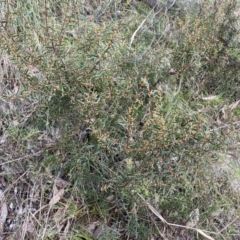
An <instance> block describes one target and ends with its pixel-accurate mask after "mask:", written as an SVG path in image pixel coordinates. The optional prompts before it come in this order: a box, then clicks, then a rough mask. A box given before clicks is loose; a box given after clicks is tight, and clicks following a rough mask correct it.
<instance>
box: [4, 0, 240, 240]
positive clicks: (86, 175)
mask: <svg viewBox="0 0 240 240" xmlns="http://www.w3.org/2000/svg"><path fill="white" fill-rule="evenodd" d="M233 2H234V1H232V2H228V1H227V2H226V3H221V4H220V5H219V6H218V7H217V9H215V8H214V6H213V4H211V3H209V4H205V5H203V6H200V8H199V11H200V10H201V15H200V14H199V12H198V11H196V12H194V11H193V12H191V9H188V11H187V10H185V11H182V12H181V13H180V14H179V15H178V16H177V17H176V18H174V16H171V15H170V14H171V12H170V13H169V16H171V18H168V17H166V16H167V15H166V14H165V17H166V18H165V19H163V21H164V24H163V23H159V26H158V28H154V29H155V30H154V29H153V30H151V29H152V28H150V25H151V21H149V22H148V21H146V26H149V29H148V34H147V37H146V36H145V37H144V34H143V33H142V36H143V37H142V38H139V37H137V36H136V39H135V40H134V41H133V44H132V45H131V46H130V44H129V41H130V40H129V39H130V38H131V37H132V36H133V35H132V34H133V32H134V31H135V30H136V29H137V27H138V26H139V21H138V20H137V21H136V19H142V20H143V19H144V18H146V16H145V15H141V14H140V13H138V12H137V10H136V9H135V10H134V11H133V13H134V14H132V12H131V11H130V10H129V6H128V5H127V6H126V8H124V4H122V8H123V9H125V17H122V18H120V19H117V20H116V19H115V20H109V18H106V20H104V22H101V21H99V22H98V21H96V19H92V18H91V17H87V16H86V15H84V14H83V13H82V12H81V11H80V10H79V9H80V7H79V6H78V5H74V4H77V2H74V1H73V2H71V3H69V4H70V5H68V4H67V3H65V2H64V1H63V3H62V8H63V9H64V11H62V13H61V14H63V15H64V14H65V15H64V16H65V17H60V16H59V14H58V16H57V17H56V14H57V13H56V12H55V10H54V9H55V8H47V10H48V11H46V9H45V8H46V6H45V5H43V6H37V5H36V3H32V5H30V6H28V5H25V4H24V3H23V5H20V6H18V7H19V11H22V12H24V11H26V9H28V10H29V9H32V15H31V14H30V15H28V16H27V17H26V18H24V17H23V16H21V15H18V16H17V15H14V11H13V10H14V9H11V8H9V11H10V12H9V14H10V15H11V16H12V19H11V20H9V21H10V23H12V24H13V26H18V27H17V28H11V31H12V32H11V34H10V30H9V31H5V32H4V33H2V36H3V42H4V44H2V45H1V48H2V49H4V50H6V51H8V53H9V54H10V55H11V56H13V59H14V60H15V62H16V64H17V65H19V69H20V71H22V76H23V83H22V86H21V87H22V92H21V94H22V95H20V96H15V98H18V97H19V98H22V97H24V98H28V99H31V100H32V99H35V101H36V102H38V104H39V105H40V106H41V107H40V108H39V112H36V115H37V114H39V116H41V118H42V119H43V122H45V123H46V124H45V125H46V126H45V127H46V129H47V130H49V129H52V128H58V129H60V134H59V138H58V139H57V143H56V146H55V147H52V149H51V151H48V150H46V151H45V155H44V156H43V159H41V161H43V162H44V166H46V165H47V167H50V168H52V169H53V170H54V171H56V172H60V175H61V176H62V177H64V178H66V179H68V180H69V181H71V182H72V184H73V186H75V187H76V188H78V189H79V191H80V193H81V197H82V198H83V199H84V200H85V201H86V202H88V203H89V205H90V207H91V209H92V210H93V209H94V207H93V206H95V205H96V204H98V205H99V206H101V207H106V208H108V206H106V205H105V204H104V201H105V199H106V197H107V196H109V195H110V194H114V195H115V196H116V198H117V199H118V200H119V202H120V203H121V204H120V206H119V207H120V208H122V209H121V210H122V211H124V212H125V213H126V215H127V216H128V214H129V211H130V210H131V209H132V208H133V206H135V205H134V204H136V203H139V202H140V199H139V195H141V196H143V197H144V198H145V199H148V200H149V201H151V202H152V204H154V205H155V206H156V207H157V208H158V209H161V210H162V211H163V212H165V213H167V214H166V215H167V218H169V219H171V220H176V216H177V218H178V219H177V221H180V220H183V219H186V217H187V216H188V215H189V213H190V212H191V211H192V210H193V209H195V208H197V207H200V208H201V209H203V210H205V207H206V206H207V202H208V199H209V197H210V194H211V191H212V189H211V187H209V184H210V185H211V184H212V183H211V178H209V172H208V170H209V169H210V168H211V159H209V158H208V157H205V156H208V154H209V153H211V152H212V151H215V150H216V149H219V148H220V147H221V146H222V145H223V144H224V141H225V138H226V137H227V136H224V135H221V134H218V133H217V132H215V131H214V130H212V129H210V125H211V123H208V122H207V120H206V119H207V118H206V114H207V112H208V111H209V110H211V106H210V105H208V104H204V103H202V101H201V100H199V99H198V97H199V96H200V95H199V94H200V93H201V94H202V93H205V94H210V93H211V94H212V93H215V94H217V93H222V89H224V88H225V87H226V86H229V87H232V86H234V84H235V83H236V81H239V80H238V78H237V71H238V70H237V69H236V68H235V67H234V66H235V65H234V64H237V63H238V61H239V59H238V58H237V57H236V56H235V55H236V52H235V46H236V45H235V43H234V36H235V35H234V34H235V33H236V32H234V30H233V29H234V26H235V25H234V24H235V20H234V18H233V16H234V15H233V14H234V9H235V8H234V7H235V5H233ZM49 4H50V5H51V4H52V5H53V3H52V2H51V1H49ZM71 4H72V5H71ZM44 9H45V11H44V12H43V10H44ZM78 10H79V11H78ZM11 11H12V12H11ZM227 13H228V14H227ZM43 14H48V15H47V16H48V18H46V16H45V18H42V16H43ZM77 16H78V17H79V18H77ZM59 17H60V19H61V21H60V20H59ZM157 17H158V15H156V16H155V18H157ZM32 18H34V21H33V19H32ZM135 18H136V19H135ZM21 19H22V21H21ZM44 19H45V20H44ZM63 19H64V20H63ZM134 19H135V20H134ZM130 20H131V21H130ZM226 20H227V23H228V28H226V24H225V23H226ZM11 21H12V22H11ZM124 21H126V22H131V24H129V25H126V24H125V22H124ZM169 21H171V22H169ZM10 23H9V24H10ZM167 24H170V30H168V31H165V34H164V35H161V36H160V40H161V41H158V40H157V41H154V39H153V41H152V42H153V43H154V44H153V45H151V44H149V43H150V41H149V38H151V36H152V37H154V36H155V34H156V32H154V31H159V32H161V31H162V30H164V29H165V27H166V26H168V25H167ZM43 26H44V27H43ZM31 28H33V29H37V31H30V30H31ZM225 29H226V31H228V30H229V29H231V30H232V35H231V33H230V32H228V34H226V31H225ZM73 30H74V31H73ZM165 30H166V29H165ZM14 31H15V32H14ZM229 31H230V30H229ZM139 33H141V29H140V30H139ZM157 34H158V32H157ZM7 36H8V38H7ZM228 36H229V39H226V37H228ZM222 39H225V40H226V41H228V43H227V45H226V44H225V43H224V41H223V40H222ZM146 42H147V44H146ZM149 48H150V51H149ZM146 50H147V51H146ZM226 59H227V60H226ZM29 65H37V66H38V67H39V69H40V70H41V72H42V74H41V76H40V77H33V76H30V75H29V73H28V71H26V69H27V68H28V67H29ZM227 69H230V70H229V71H227ZM231 89H232V88H231ZM233 90H234V89H233ZM231 91H232V90H231ZM224 94H227V92H226V91H225V92H224ZM237 94H238V93H237V92H236V91H235V92H234V94H230V97H232V96H237ZM32 118H33V119H32V121H29V124H31V126H32V127H33V128H38V129H39V131H43V126H42V125H43V124H42V123H41V127H40V126H39V125H38V121H34V119H35V118H36V116H32ZM84 134H85V135H84ZM59 152H61V153H62V156H61V157H60V156H59ZM56 159H57V160H58V161H56ZM209 179H210V180H209ZM135 207H136V206H135ZM93 212H94V214H95V213H96V211H95V210H94V211H93ZM135 213H139V214H140V215H141V218H142V219H143V220H142V221H143V223H142V224H143V225H144V226H145V225H147V222H148V219H147V218H148V217H146V216H145V207H144V206H142V205H141V204H139V205H137V209H136V211H135ZM176 213H177V215H176ZM127 219H128V218H127ZM128 220H129V219H128ZM144 221H145V222H144ZM139 226H141V224H139ZM145 227H146V226H145ZM129 228H130V229H131V226H129ZM135 237H136V236H135ZM136 238H137V237H136Z"/></svg>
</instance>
